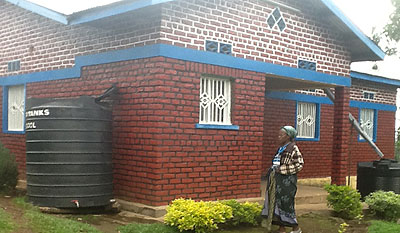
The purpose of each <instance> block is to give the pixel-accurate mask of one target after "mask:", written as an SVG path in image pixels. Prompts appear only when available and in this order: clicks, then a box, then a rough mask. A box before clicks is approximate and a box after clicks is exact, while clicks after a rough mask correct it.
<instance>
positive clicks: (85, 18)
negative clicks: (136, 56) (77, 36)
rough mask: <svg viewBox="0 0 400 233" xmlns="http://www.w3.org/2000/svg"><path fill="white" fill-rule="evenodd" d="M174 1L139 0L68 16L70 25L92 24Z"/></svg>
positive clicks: (128, 0)
mask: <svg viewBox="0 0 400 233" xmlns="http://www.w3.org/2000/svg"><path fill="white" fill-rule="evenodd" d="M171 1H174V0H139V1H133V2H132V1H130V0H127V1H121V2H117V3H118V4H110V5H106V6H103V7H98V8H92V9H89V10H86V11H81V12H77V13H73V14H71V15H69V16H68V23H69V24H70V25H77V24H83V23H88V22H92V21H95V20H99V19H103V18H107V17H111V16H115V15H120V14H123V13H127V12H130V11H135V10H137V9H141V8H144V7H148V6H153V5H157V4H161V3H166V2H171Z"/></svg>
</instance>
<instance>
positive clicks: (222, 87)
mask: <svg viewBox="0 0 400 233" xmlns="http://www.w3.org/2000/svg"><path fill="white" fill-rule="evenodd" d="M199 123H200V124H215V125H230V124H231V81H230V80H229V79H226V78H215V77H202V78H201V79H200V116H199Z"/></svg>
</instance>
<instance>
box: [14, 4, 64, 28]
mask: <svg viewBox="0 0 400 233" xmlns="http://www.w3.org/2000/svg"><path fill="white" fill-rule="evenodd" d="M6 1H7V2H9V3H11V4H14V5H16V6H19V7H21V8H23V9H25V10H28V11H32V12H34V13H36V14H38V15H41V16H44V17H47V18H49V19H52V20H54V21H57V22H59V23H62V24H65V25H67V24H68V20H67V17H66V16H65V15H64V14H61V13H58V12H56V11H53V10H50V9H48V8H46V7H42V6H39V5H37V4H35V3H32V2H29V1H25V0H6Z"/></svg>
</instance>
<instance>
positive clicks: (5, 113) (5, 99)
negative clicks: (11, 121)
mask: <svg viewBox="0 0 400 233" xmlns="http://www.w3.org/2000/svg"><path fill="white" fill-rule="evenodd" d="M24 97H25V103H26V85H24ZM25 110H26V106H24V112H25ZM24 122H25V115H24ZM23 127H24V128H23V130H22V131H9V130H8V86H3V122H2V132H3V133H6V134H25V124H24V125H23Z"/></svg>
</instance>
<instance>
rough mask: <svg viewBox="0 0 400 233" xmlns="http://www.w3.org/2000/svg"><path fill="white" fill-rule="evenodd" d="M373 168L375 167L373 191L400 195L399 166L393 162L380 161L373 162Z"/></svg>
mask: <svg viewBox="0 0 400 233" xmlns="http://www.w3.org/2000/svg"><path fill="white" fill-rule="evenodd" d="M374 167H376V174H375V184H376V186H375V189H376V190H383V191H393V192H395V193H397V194H400V164H399V163H398V162H397V161H395V160H388V159H386V160H383V159H382V160H380V161H375V162H374Z"/></svg>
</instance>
